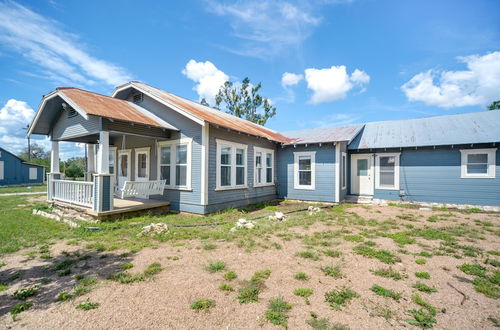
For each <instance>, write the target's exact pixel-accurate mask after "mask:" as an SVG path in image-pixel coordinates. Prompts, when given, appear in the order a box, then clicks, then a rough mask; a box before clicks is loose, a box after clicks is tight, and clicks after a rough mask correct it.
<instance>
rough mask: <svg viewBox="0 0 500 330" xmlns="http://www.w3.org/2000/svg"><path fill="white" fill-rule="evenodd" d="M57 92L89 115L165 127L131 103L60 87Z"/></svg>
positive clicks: (77, 89)
mask: <svg viewBox="0 0 500 330" xmlns="http://www.w3.org/2000/svg"><path fill="white" fill-rule="evenodd" d="M57 91H58V92H59V93H62V94H63V95H64V96H66V97H68V98H69V99H70V100H71V101H73V102H74V103H75V104H76V105H77V106H78V107H79V108H80V109H81V110H83V111H85V113H87V114H88V115H93V116H100V117H106V118H112V119H116V120H124V121H128V122H134V123H138V124H144V125H150V126H155V127H164V125H163V123H160V122H158V121H157V120H154V119H153V118H150V117H149V116H146V115H145V114H143V113H142V112H141V111H140V110H139V109H138V107H137V106H136V105H135V104H133V103H131V102H128V101H124V100H120V99H115V98H112V97H109V96H105V95H102V94H98V93H93V92H89V91H86V90H83V89H79V88H72V87H60V88H57Z"/></svg>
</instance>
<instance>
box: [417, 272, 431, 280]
mask: <svg viewBox="0 0 500 330" xmlns="http://www.w3.org/2000/svg"><path fill="white" fill-rule="evenodd" d="M415 276H416V277H418V278H422V279H424V280H428V279H430V278H431V274H429V273H428V272H416V273H415Z"/></svg>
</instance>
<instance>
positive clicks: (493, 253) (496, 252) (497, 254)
mask: <svg viewBox="0 0 500 330" xmlns="http://www.w3.org/2000/svg"><path fill="white" fill-rule="evenodd" d="M487 252H488V253H489V254H491V255H494V256H500V251H495V250H489V251H487Z"/></svg>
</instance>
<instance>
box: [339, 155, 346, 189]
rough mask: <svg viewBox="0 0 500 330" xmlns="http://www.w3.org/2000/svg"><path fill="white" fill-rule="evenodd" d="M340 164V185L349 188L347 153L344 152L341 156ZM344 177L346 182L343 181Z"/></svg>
mask: <svg viewBox="0 0 500 330" xmlns="http://www.w3.org/2000/svg"><path fill="white" fill-rule="evenodd" d="M340 164H341V166H340V167H341V171H342V172H341V173H340V186H341V187H342V190H346V189H347V153H345V152H342V154H341V156H340ZM342 179H344V182H342Z"/></svg>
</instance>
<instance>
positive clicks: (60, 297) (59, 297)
mask: <svg viewBox="0 0 500 330" xmlns="http://www.w3.org/2000/svg"><path fill="white" fill-rule="evenodd" d="M72 298H73V295H72V294H71V293H69V292H66V291H62V292H59V294H58V295H57V297H56V301H67V300H70V299H72Z"/></svg>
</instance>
